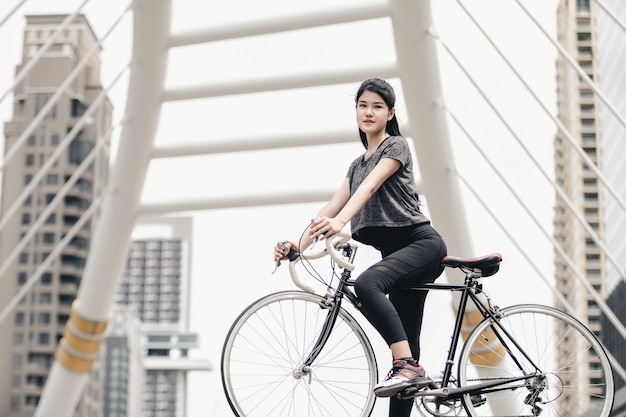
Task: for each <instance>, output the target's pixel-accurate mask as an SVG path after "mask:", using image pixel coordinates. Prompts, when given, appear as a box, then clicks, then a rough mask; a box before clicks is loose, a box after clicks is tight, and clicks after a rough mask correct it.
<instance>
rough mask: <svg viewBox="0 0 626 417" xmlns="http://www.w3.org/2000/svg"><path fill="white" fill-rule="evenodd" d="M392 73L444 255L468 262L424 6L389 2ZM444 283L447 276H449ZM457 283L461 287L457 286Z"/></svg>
mask: <svg viewBox="0 0 626 417" xmlns="http://www.w3.org/2000/svg"><path fill="white" fill-rule="evenodd" d="M391 18H392V21H393V32H394V39H395V44H396V55H397V59H398V71H399V73H400V80H401V81H402V89H403V92H404V98H405V101H406V107H407V112H408V117H409V121H408V122H409V123H408V130H409V132H408V133H409V134H408V136H410V137H412V138H413V144H414V146H415V152H416V154H417V155H416V156H417V161H418V165H419V169H420V173H421V180H422V181H421V184H422V188H423V189H422V190H420V192H422V193H424V194H425V195H426V197H427V199H428V206H429V207H430V216H431V218H432V220H433V225H434V226H435V228H436V229H437V230H438V231H439V233H440V234H441V235H442V236H443V238H444V239H445V241H446V244H447V246H448V253H449V254H451V255H456V256H467V257H470V256H474V251H473V248H472V243H471V240H470V238H469V236H470V234H469V227H468V223H467V218H466V215H465V208H464V205H463V199H462V196H461V191H460V187H459V181H458V179H457V177H456V174H455V172H456V166H455V162H454V154H453V152H452V145H451V143H450V134H449V132H448V125H447V122H446V114H445V111H444V109H443V107H442V106H441V105H440V103H442V102H443V92H442V89H441V78H440V74H439V61H438V57H437V50H436V43H435V40H434V38H433V37H432V36H431V35H430V34H429V33H428V31H429V30H431V27H432V24H433V23H432V13H431V7H430V1H406V0H391ZM449 278H450V276H449ZM461 279H462V276H461V275H456V277H455V278H454V279H453V281H457V282H458V280H461ZM461 282H462V281H461Z"/></svg>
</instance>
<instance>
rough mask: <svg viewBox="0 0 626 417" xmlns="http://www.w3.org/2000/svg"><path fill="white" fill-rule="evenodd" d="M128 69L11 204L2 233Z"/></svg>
mask: <svg viewBox="0 0 626 417" xmlns="http://www.w3.org/2000/svg"><path fill="white" fill-rule="evenodd" d="M128 68H129V67H128V66H127V67H125V68H123V69H122V70H121V71H120V72H119V73H118V74H117V76H116V77H115V79H114V80H113V82H112V83H111V84H110V85H109V86H108V87H107V88H106V89H105V90H103V91H101V92H100V94H98V96H97V97H96V99H95V100H94V101H93V102H92V103H91V105H90V106H89V107H88V108H87V110H86V111H85V113H84V114H83V115H82V116H81V117H80V119H78V121H77V122H76V124H75V125H74V126H73V127H72V130H70V131H69V132H68V133H67V135H66V136H65V137H64V138H63V140H61V142H60V143H59V144H58V145H57V146H56V147H55V149H54V151H53V152H52V153H51V154H50V156H49V157H48V159H47V160H46V162H45V163H44V164H43V165H42V166H41V168H39V170H38V171H37V173H35V175H34V176H33V178H32V179H31V180H30V182H29V183H28V184H27V185H26V187H24V189H23V190H22V192H21V193H20V195H19V196H18V197H17V198H16V199H15V201H13V203H12V204H11V207H9V208H8V209H7V210H6V211H5V213H4V214H3V215H2V217H1V218H0V232H1V231H2V229H3V228H4V226H5V225H6V224H7V222H8V221H9V220H10V219H11V217H12V216H13V215H14V214H15V212H16V211H17V210H19V209H20V207H21V205H22V203H23V202H24V200H26V198H28V196H29V195H30V194H31V193H32V192H33V190H34V189H35V187H37V185H38V184H39V181H41V180H42V179H43V176H44V175H45V174H46V173H47V172H48V170H49V169H50V167H52V166H53V165H54V163H56V161H57V159H59V156H60V155H61V154H62V153H63V152H64V151H65V148H67V147H68V146H69V144H70V143H71V142H72V140H74V138H75V137H76V136H77V135H78V133H79V132H80V131H81V129H82V128H83V126H84V125H85V124H86V123H87V121H88V120H89V118H90V116H91V114H92V113H93V112H94V111H96V109H97V108H98V107H99V105H100V103H101V102H102V101H104V99H105V98H107V93H108V92H109V90H110V89H111V88H113V86H114V85H115V84H116V83H117V81H118V80H119V79H120V78H121V77H122V75H123V74H124V73H125V72H126V71H127V70H128ZM2 271H3V269H2V268H0V276H1V275H2Z"/></svg>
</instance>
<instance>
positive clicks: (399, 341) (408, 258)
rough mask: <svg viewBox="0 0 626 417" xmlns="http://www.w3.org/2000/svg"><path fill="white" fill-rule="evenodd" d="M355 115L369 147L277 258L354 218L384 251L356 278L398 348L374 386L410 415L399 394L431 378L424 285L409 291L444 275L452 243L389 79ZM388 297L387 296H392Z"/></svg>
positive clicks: (393, 414)
mask: <svg viewBox="0 0 626 417" xmlns="http://www.w3.org/2000/svg"><path fill="white" fill-rule="evenodd" d="M355 101H356V118H357V124H358V127H359V134H360V136H361V142H362V143H363V146H364V147H365V153H364V154H362V155H361V156H359V157H358V158H356V159H355V160H354V161H353V162H352V164H351V165H350V168H349V169H348V173H347V176H346V178H345V180H344V182H343V184H342V185H341V187H340V188H339V190H338V191H337V192H336V193H335V194H334V196H333V197H332V198H331V200H330V201H329V202H328V203H327V204H326V205H325V206H324V207H323V208H322V209H321V210H320V211H319V213H318V217H317V218H316V219H315V220H314V221H313V222H312V223H311V225H310V226H309V228H308V229H307V230H306V231H305V233H304V234H303V236H302V238H301V239H300V241H299V245H295V244H294V243H288V244H287V245H286V246H285V247H283V248H281V247H279V246H276V247H275V248H274V260H280V259H286V255H287V254H288V253H289V251H290V250H295V251H302V250H304V249H305V248H307V247H308V246H310V245H311V243H312V242H313V241H314V240H315V239H319V238H323V236H324V235H327V236H330V235H332V234H334V233H337V232H339V231H341V230H342V229H343V228H344V226H346V224H347V223H348V222H350V227H351V231H352V237H353V238H354V240H356V241H359V242H361V243H364V244H367V245H371V246H373V247H375V248H376V249H378V250H379V251H380V253H381V255H382V260H381V261H379V262H377V263H376V264H374V265H372V266H371V267H369V268H368V269H367V270H366V271H364V272H363V273H362V274H361V275H360V276H359V277H358V278H357V280H356V282H355V291H356V293H357V295H358V296H359V300H361V302H362V304H363V308H362V313H363V314H364V315H365V317H366V318H367V319H368V320H369V321H370V323H372V325H373V326H374V327H375V328H376V330H378V332H379V333H380V334H381V336H382V337H383V338H384V339H385V341H386V342H387V344H388V345H389V347H390V349H391V354H392V357H393V365H392V369H391V371H389V374H388V375H387V377H386V378H385V380H383V381H382V382H380V383H379V384H378V385H377V386H376V387H375V389H374V393H375V394H376V395H377V396H379V397H391V401H390V407H389V416H390V417H408V416H409V415H410V414H411V407H412V404H413V401H409V400H405V401H403V400H400V399H398V398H396V394H398V393H399V392H400V391H402V390H403V389H405V388H406V387H408V386H410V385H414V384H417V385H426V384H428V382H429V381H430V379H429V378H428V377H426V374H425V372H424V369H423V368H422V367H421V366H420V365H419V364H418V360H419V357H420V342H419V338H420V331H421V327H422V316H423V312H424V303H425V301H426V292H425V291H411V290H406V289H405V288H406V287H409V286H411V285H416V284H421V283H427V282H433V281H435V279H437V277H439V275H440V274H441V273H442V271H443V268H442V266H441V260H442V259H443V257H444V256H446V245H445V243H444V241H443V239H442V238H441V236H440V235H439V234H438V233H437V232H436V231H435V230H434V229H433V228H432V227H431V225H430V221H429V220H428V219H427V218H426V217H425V216H424V215H423V214H422V212H421V211H420V208H419V196H418V192H417V189H416V186H415V180H414V176H413V167H412V158H411V154H410V150H409V147H408V143H407V141H406V139H405V138H404V137H402V136H401V134H400V129H399V127H398V121H397V118H396V115H395V107H394V106H395V93H394V91H393V88H392V87H391V85H390V84H389V83H387V82H386V81H384V80H381V79H378V78H373V79H369V80H365V81H363V83H362V84H361V86H360V87H359V90H358V92H357V94H356V98H355ZM387 295H388V297H387Z"/></svg>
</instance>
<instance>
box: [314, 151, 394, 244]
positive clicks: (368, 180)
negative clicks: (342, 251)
mask: <svg viewBox="0 0 626 417" xmlns="http://www.w3.org/2000/svg"><path fill="white" fill-rule="evenodd" d="M400 166H401V163H400V161H398V160H396V159H393V158H383V159H381V160H380V161H379V162H378V163H377V164H376V166H375V167H374V169H373V170H372V172H370V173H369V174H368V175H367V177H365V180H363V182H362V183H361V185H359V188H357V190H356V191H355V193H354V194H353V195H352V197H349V198H348V200H347V201H345V202H344V204H343V206H342V207H341V208H340V209H339V210H338V211H336V212H334V211H332V210H330V211H329V212H328V214H326V213H322V212H323V209H322V211H320V218H319V219H317V220H315V221H314V222H313V223H312V224H311V226H310V228H309V230H310V239H311V241H312V240H313V239H315V238H319V237H320V236H321V235H324V234H328V235H332V234H335V233H337V232H340V231H341V230H342V229H343V228H344V226H345V225H346V224H347V223H348V222H349V221H350V219H352V218H353V217H354V216H355V215H356V213H358V212H359V210H361V209H362V208H363V206H364V205H365V203H367V201H368V200H369V199H370V198H371V197H372V195H374V193H375V192H376V191H378V189H379V188H380V186H381V185H383V183H384V182H385V181H387V179H388V178H389V177H390V176H392V175H393V174H394V173H395V172H396V171H397V170H398V169H400ZM346 181H347V179H346ZM342 188H343V186H342ZM349 192H350V191H349V186H348V196H349ZM331 202H332V199H331ZM329 205H330V203H329ZM327 207H328V206H327ZM334 208H336V207H334Z"/></svg>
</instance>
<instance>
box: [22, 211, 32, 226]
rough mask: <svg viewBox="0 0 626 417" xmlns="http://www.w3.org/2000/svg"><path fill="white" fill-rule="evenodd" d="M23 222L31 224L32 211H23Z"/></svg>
mask: <svg viewBox="0 0 626 417" xmlns="http://www.w3.org/2000/svg"><path fill="white" fill-rule="evenodd" d="M22 224H30V213H22Z"/></svg>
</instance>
